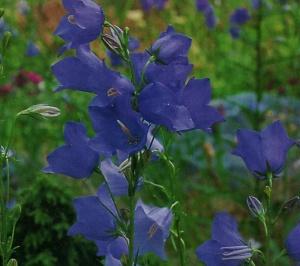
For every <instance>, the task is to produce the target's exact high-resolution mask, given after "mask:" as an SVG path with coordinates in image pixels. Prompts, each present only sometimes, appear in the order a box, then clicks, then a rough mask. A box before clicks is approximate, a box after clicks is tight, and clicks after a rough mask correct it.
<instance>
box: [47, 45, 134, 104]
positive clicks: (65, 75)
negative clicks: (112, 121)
mask: <svg viewBox="0 0 300 266" xmlns="http://www.w3.org/2000/svg"><path fill="white" fill-rule="evenodd" d="M52 71H53V73H54V75H55V77H56V78H57V80H58V81H59V82H60V85H59V87H58V89H57V90H63V89H72V90H80V91H86V92H92V93H95V94H97V99H96V100H95V101H97V104H98V105H101V106H106V105H108V104H110V103H112V102H113V101H114V99H115V98H117V97H118V96H124V97H129V95H130V94H131V93H132V92H133V90H134V87H133V85H132V84H131V82H130V81H129V80H128V79H127V78H126V77H124V76H122V75H121V74H120V73H118V72H115V71H112V70H110V69H108V68H107V67H106V65H105V63H104V62H103V61H100V60H99V59H98V57H97V56H96V55H94V54H93V53H92V52H91V51H90V50H89V48H88V47H87V46H81V47H79V49H78V50H77V56H76V57H67V58H64V59H62V60H60V61H59V62H58V63H56V64H54V65H53V66H52Z"/></svg>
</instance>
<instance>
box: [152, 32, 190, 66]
mask: <svg viewBox="0 0 300 266" xmlns="http://www.w3.org/2000/svg"><path fill="white" fill-rule="evenodd" d="M191 44H192V40H191V38H189V37H187V36H185V35H183V34H181V33H177V32H176V31H175V29H174V28H173V27H172V26H169V27H168V28H167V30H166V31H165V32H163V33H161V34H160V36H159V38H158V39H157V40H156V41H155V42H154V43H153V44H152V46H151V48H150V49H149V53H150V54H151V55H153V56H155V58H156V61H158V62H160V63H162V64H170V63H171V62H173V61H176V60H178V58H180V57H187V54H188V51H189V49H190V47H191Z"/></svg>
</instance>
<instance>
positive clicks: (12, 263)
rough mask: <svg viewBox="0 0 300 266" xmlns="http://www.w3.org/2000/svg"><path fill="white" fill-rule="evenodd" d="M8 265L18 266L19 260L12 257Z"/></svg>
mask: <svg viewBox="0 0 300 266" xmlns="http://www.w3.org/2000/svg"><path fill="white" fill-rule="evenodd" d="M7 266H18V262H17V260H16V259H10V260H9V262H8V263H7Z"/></svg>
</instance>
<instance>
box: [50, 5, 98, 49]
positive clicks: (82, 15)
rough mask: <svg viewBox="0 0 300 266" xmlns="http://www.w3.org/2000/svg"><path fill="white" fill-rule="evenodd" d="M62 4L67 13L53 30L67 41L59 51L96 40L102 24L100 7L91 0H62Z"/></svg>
mask: <svg viewBox="0 0 300 266" xmlns="http://www.w3.org/2000/svg"><path fill="white" fill-rule="evenodd" d="M63 4H64V7H65V9H66V10H67V12H68V13H67V15H65V16H64V17H63V18H62V19H61V21H60V24H59V25H58V27H57V28H56V30H55V32H54V34H55V35H58V36H59V37H61V38H62V39H63V40H64V41H66V42H67V44H66V45H65V46H64V47H63V48H62V51H61V52H63V51H64V50H65V49H72V48H77V47H78V46H79V45H82V44H87V43H90V42H92V41H94V40H96V39H97V38H98V36H99V35H100V34H101V32H102V28H103V24H104V14H103V10H102V8H101V7H100V6H99V5H97V4H96V3H95V2H94V1H92V0H63Z"/></svg>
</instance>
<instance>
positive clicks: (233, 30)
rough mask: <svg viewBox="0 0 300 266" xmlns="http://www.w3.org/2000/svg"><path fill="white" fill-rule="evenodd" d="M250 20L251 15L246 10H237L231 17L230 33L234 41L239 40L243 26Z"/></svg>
mask: <svg viewBox="0 0 300 266" xmlns="http://www.w3.org/2000/svg"><path fill="white" fill-rule="evenodd" d="M249 19H250V14H249V12H248V10H247V9H246V8H237V9H236V10H235V11H234V12H233V13H232V14H231V16H230V29H229V32H230V34H231V37H232V38H233V39H238V38H239V37H240V33H241V26H242V25H244V24H245V23H246V22H247V21H248V20H249Z"/></svg>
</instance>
